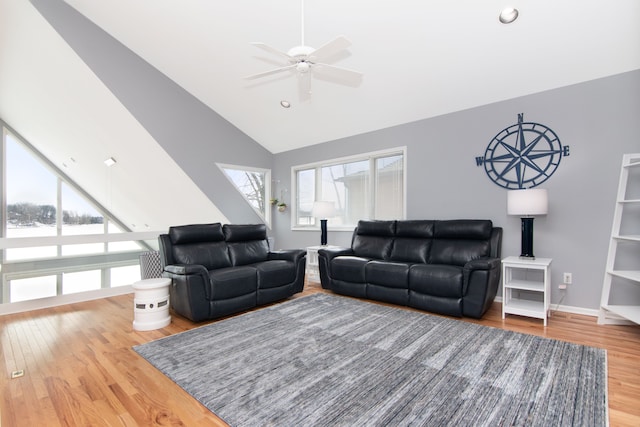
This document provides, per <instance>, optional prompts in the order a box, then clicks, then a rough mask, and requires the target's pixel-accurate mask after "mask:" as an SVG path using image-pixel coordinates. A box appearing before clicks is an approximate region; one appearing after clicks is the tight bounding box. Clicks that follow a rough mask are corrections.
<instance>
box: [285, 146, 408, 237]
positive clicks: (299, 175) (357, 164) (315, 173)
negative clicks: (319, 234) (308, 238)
mask: <svg viewBox="0 0 640 427" xmlns="http://www.w3.org/2000/svg"><path fill="white" fill-rule="evenodd" d="M405 151H406V149H405V148H396V149H393V150H389V151H384V152H376V153H368V154H363V155H362V156H355V157H349V158H343V159H336V160H333V161H329V162H323V163H318V164H311V165H303V166H297V167H294V168H292V175H293V176H292V182H293V186H294V188H295V190H294V194H295V196H296V200H295V203H294V206H293V209H294V212H293V221H294V227H299V228H305V227H316V226H317V224H316V222H317V219H316V218H314V217H313V216H312V215H311V210H312V208H313V202H314V201H317V200H322V201H330V202H333V203H334V204H335V208H336V216H335V217H333V218H330V221H329V225H330V226H331V227H334V228H335V227H349V228H351V227H353V226H355V225H356V224H357V223H358V220H360V219H402V218H404V211H405V208H404V204H405V203H404V188H405V157H406V156H405Z"/></svg>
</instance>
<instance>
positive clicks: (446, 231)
mask: <svg viewBox="0 0 640 427" xmlns="http://www.w3.org/2000/svg"><path fill="white" fill-rule="evenodd" d="M492 229H493V223H492V222H491V220H488V219H454V220H448V221H435V227H434V237H435V238H436V239H465V240H488V239H489V238H490V237H491V230H492Z"/></svg>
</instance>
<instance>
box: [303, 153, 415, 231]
mask: <svg viewBox="0 0 640 427" xmlns="http://www.w3.org/2000/svg"><path fill="white" fill-rule="evenodd" d="M393 154H402V191H403V197H402V201H403V202H402V218H398V219H405V218H406V216H407V146H406V145H405V146H400V147H394V148H389V149H385V150H378V151H369V152H366V153H361V154H355V155H351V156H344V157H338V158H335V159H329V160H324V161H319V162H313V163H305V164H302V165H296V166H292V167H291V189H292V190H291V230H292V231H315V230H320V225H306V226H305V225H298V224H297V222H296V218H297V217H298V202H297V197H298V182H297V179H296V173H297V172H298V171H300V170H305V169H315V168H318V167H325V166H334V165H340V164H343V163H350V162H354V161H358V160H369V161H371V160H372V159H373V158H377V157H385V156H391V155H393ZM316 185H317V183H316ZM372 185H373V182H372ZM327 228H328V229H329V230H332V231H350V230H353V225H349V226H347V225H344V226H335V225H334V226H331V225H328V226H327Z"/></svg>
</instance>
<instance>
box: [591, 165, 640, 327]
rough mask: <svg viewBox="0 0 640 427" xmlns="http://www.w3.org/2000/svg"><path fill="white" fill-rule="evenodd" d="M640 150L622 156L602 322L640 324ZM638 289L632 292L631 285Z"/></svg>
mask: <svg viewBox="0 0 640 427" xmlns="http://www.w3.org/2000/svg"><path fill="white" fill-rule="evenodd" d="M638 213H640V154H625V155H624V156H623V158H622V167H621V170H620V183H619V184H618V194H617V197H616V207H615V211H614V214H613V227H612V230H611V240H610V241H609V253H608V255H607V267H606V271H605V273H604V284H603V286H602V299H601V301H600V312H599V314H598V323H599V324H616V325H621V324H640V256H638V254H639V253H640V215H638ZM628 284H632V285H635V286H631V288H637V289H634V291H635V292H633V294H632V295H630V294H629V287H630V286H629V285H628ZM616 287H621V288H622V287H624V288H625V289H624V292H626V294H623V295H621V296H619V297H618V300H619V301H620V300H625V299H626V300H629V302H628V304H617V303H611V299H612V298H611V296H612V295H611V293H612V290H613V291H614V293H615V288H616Z"/></svg>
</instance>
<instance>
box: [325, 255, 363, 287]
mask: <svg viewBox="0 0 640 427" xmlns="http://www.w3.org/2000/svg"><path fill="white" fill-rule="evenodd" d="M368 262H369V260H368V259H366V258H360V257H357V256H338V257H335V258H334V259H333V260H332V261H331V277H332V278H333V279H335V280H342V281H345V282H356V283H365V273H364V269H365V266H366V265H367V263H368Z"/></svg>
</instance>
